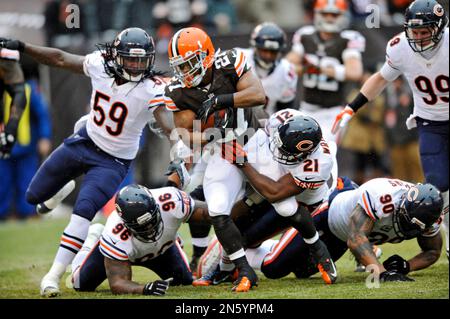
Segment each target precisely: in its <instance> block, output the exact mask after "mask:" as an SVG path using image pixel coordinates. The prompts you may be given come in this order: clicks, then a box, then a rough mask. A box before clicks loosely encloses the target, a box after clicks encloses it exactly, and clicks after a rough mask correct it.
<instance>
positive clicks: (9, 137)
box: [0, 131, 16, 159]
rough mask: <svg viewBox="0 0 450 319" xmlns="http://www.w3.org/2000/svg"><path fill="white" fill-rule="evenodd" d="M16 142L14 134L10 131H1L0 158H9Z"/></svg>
mask: <svg viewBox="0 0 450 319" xmlns="http://www.w3.org/2000/svg"><path fill="white" fill-rule="evenodd" d="M15 142H16V137H15V136H14V134H12V133H11V132H8V131H4V132H1V133H0V158H1V159H8V158H9V157H10V156H11V151H12V148H13V146H14V143H15Z"/></svg>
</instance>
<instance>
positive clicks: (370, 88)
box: [332, 72, 389, 134]
mask: <svg viewBox="0 0 450 319" xmlns="http://www.w3.org/2000/svg"><path fill="white" fill-rule="evenodd" d="M388 82H389V81H388V80H386V79H385V78H384V77H383V75H381V72H377V73H375V74H373V75H372V76H371V77H370V78H369V79H368V80H367V81H366V82H365V83H364V85H363V87H362V88H361V91H360V92H359V94H358V95H357V96H356V98H355V99H354V100H353V101H351V102H350V103H349V104H348V105H347V106H346V107H345V108H344V109H343V110H342V111H341V113H339V114H338V115H337V116H336V119H335V121H334V124H333V128H332V132H333V134H336V133H337V132H338V131H339V129H340V128H342V127H345V126H346V125H347V123H348V122H349V121H350V119H351V118H352V116H353V114H354V113H355V112H356V111H358V110H359V109H360V108H362V107H363V106H364V105H366V104H367V103H368V102H370V101H373V100H374V99H375V98H376V97H377V96H378V95H380V94H381V92H383V90H384V89H385V88H386V86H387V84H388Z"/></svg>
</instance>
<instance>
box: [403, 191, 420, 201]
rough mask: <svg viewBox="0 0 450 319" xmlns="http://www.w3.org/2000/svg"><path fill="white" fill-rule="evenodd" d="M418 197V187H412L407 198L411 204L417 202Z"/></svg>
mask: <svg viewBox="0 0 450 319" xmlns="http://www.w3.org/2000/svg"><path fill="white" fill-rule="evenodd" d="M417 196H419V190H418V189H417V187H411V188H410V189H409V191H408V194H406V198H408V200H409V201H410V202H413V201H415V200H416V198H417Z"/></svg>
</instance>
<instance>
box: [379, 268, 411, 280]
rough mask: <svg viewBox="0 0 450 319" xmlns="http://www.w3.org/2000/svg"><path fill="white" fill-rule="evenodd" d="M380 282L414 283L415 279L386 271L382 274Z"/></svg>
mask: <svg viewBox="0 0 450 319" xmlns="http://www.w3.org/2000/svg"><path fill="white" fill-rule="evenodd" d="M380 281H381V282H387V281H414V279H412V278H410V277H408V276H406V275H404V274H401V273H398V272H395V271H393V270H386V271H383V272H382V273H381V274H380Z"/></svg>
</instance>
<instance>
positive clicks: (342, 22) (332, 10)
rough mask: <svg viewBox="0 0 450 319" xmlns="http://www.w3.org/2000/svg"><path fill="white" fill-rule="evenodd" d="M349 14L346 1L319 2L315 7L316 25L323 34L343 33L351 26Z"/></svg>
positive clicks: (327, 0)
mask: <svg viewBox="0 0 450 319" xmlns="http://www.w3.org/2000/svg"><path fill="white" fill-rule="evenodd" d="M347 13H348V2H347V1H346V0H317V1H316V3H315V5H314V25H315V27H316V29H317V30H319V31H322V32H329V33H338V32H341V31H342V30H344V29H345V28H347V26H348V24H349V19H348V17H347Z"/></svg>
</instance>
